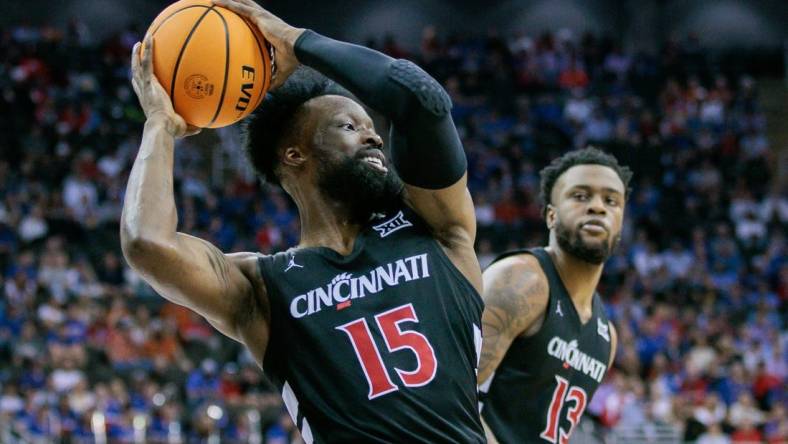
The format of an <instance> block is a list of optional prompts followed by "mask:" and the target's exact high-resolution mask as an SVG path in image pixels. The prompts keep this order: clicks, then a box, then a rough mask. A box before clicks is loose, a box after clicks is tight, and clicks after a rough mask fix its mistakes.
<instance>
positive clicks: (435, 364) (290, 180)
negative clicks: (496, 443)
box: [121, 0, 484, 443]
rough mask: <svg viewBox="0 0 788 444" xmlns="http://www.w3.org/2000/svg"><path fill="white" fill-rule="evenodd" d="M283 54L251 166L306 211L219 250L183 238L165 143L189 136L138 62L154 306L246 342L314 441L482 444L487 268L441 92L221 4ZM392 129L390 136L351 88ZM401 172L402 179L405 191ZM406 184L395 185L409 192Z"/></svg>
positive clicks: (140, 206)
mask: <svg viewBox="0 0 788 444" xmlns="http://www.w3.org/2000/svg"><path fill="white" fill-rule="evenodd" d="M215 3H216V4H217V5H220V6H224V7H227V8H229V9H232V10H233V11H235V12H237V13H239V14H240V15H243V16H245V17H247V18H248V19H249V20H250V21H251V22H252V23H254V24H256V25H257V26H258V27H259V28H260V30H261V31H262V33H263V35H264V36H265V37H266V39H267V40H268V41H269V42H270V43H271V44H272V45H273V46H274V48H275V49H276V63H277V68H278V71H277V72H278V74H277V79H275V82H274V85H273V87H274V88H278V89H275V90H274V91H272V92H271V93H270V94H269V96H268V97H267V98H266V99H265V100H264V101H263V103H262V105H261V107H260V109H258V110H257V112H256V116H255V117H254V118H253V119H251V121H250V122H249V123H248V126H247V133H248V147H247V149H248V151H249V154H250V158H251V161H252V163H253V164H254V166H255V167H256V169H257V170H258V172H259V173H260V174H261V175H262V176H264V178H266V179H268V180H269V181H272V182H277V183H280V184H281V186H282V187H283V188H284V189H285V191H286V192H287V193H288V194H289V195H290V196H291V197H292V198H293V200H294V201H295V203H296V205H297V206H298V210H299V215H300V221H301V227H302V228H301V241H300V244H299V245H298V247H297V248H294V249H291V250H288V251H286V252H281V253H278V254H275V255H271V256H263V255H261V254H257V253H236V254H223V253H222V252H221V251H219V250H218V249H217V248H215V247H214V246H213V245H211V244H210V243H208V242H206V241H204V240H201V239H198V238H195V237H192V236H189V235H188V234H185V233H178V232H177V231H176V228H177V219H178V217H177V212H176V207H175V201H174V196H173V176H172V174H173V171H172V170H173V150H174V139H175V138H177V137H182V136H184V135H187V134H189V133H191V132H193V129H192V128H187V126H186V124H185V123H184V121H183V119H181V118H180V117H179V116H178V115H176V114H175V113H174V111H173V109H172V106H171V103H170V100H169V98H168V97H167V95H166V94H165V92H164V90H163V89H162V88H161V86H160V85H159V83H158V82H157V80H156V79H155V77H154V76H153V75H152V73H151V72H152V67H151V64H152V62H151V59H150V54H151V50H150V49H151V42H150V40H149V39H146V42H145V45H147V47H146V51H145V52H144V54H145V56H144V57H142V58H141V57H140V51H139V50H140V48H139V46H140V44H138V45H137V46H136V47H135V49H134V53H133V56H132V61H133V68H132V69H133V84H134V89H135V92H136V93H137V96H138V97H139V99H140V103H141V105H142V107H143V109H144V111H145V115H146V117H147V121H146V123H145V128H144V132H143V136H142V144H141V147H140V150H139V153H138V156H137V159H136V160H135V163H134V166H133V169H132V172H131V175H130V177H129V182H128V186H127V192H126V197H125V202H124V208H123V216H122V221H121V241H122V247H123V252H124V255H125V257H126V258H127V260H128V261H129V263H130V264H131V266H132V267H133V268H134V269H135V270H137V271H138V272H139V273H140V274H141V275H142V276H143V277H144V279H145V280H146V281H147V282H148V283H150V284H151V285H152V286H153V287H154V288H155V289H156V290H157V291H158V292H159V293H160V294H161V295H162V296H163V297H165V298H167V299H169V300H170V301H172V302H175V303H177V304H181V305H184V306H186V307H189V308H190V309H192V310H194V311H196V312H197V313H199V314H201V315H202V316H204V317H205V318H206V319H207V320H208V321H209V322H210V323H211V324H212V325H213V326H214V327H216V328H217V329H218V330H219V331H221V332H222V333H224V334H225V335H227V336H229V337H231V338H234V339H236V340H237V341H239V342H241V343H243V344H245V346H246V347H247V348H248V349H249V350H250V351H251V353H252V354H253V356H254V357H255V358H256V360H257V362H258V363H259V364H260V365H261V366H262V367H263V368H264V370H265V371H266V373H267V374H268V376H269V377H270V378H271V379H272V380H273V381H274V382H275V383H276V384H277V385H278V387H279V388H280V389H281V390H282V396H283V398H284V402H285V405H286V406H287V409H288V411H289V412H290V414H291V416H292V418H293V421H294V422H295V424H296V425H297V426H298V428H299V430H300V431H301V434H302V437H303V439H304V440H305V441H306V442H307V443H312V442H319V443H332V442H335V443H349V442H408V443H416V442H422V443H480V442H484V431H483V428H482V425H481V420H480V418H479V414H478V396H477V389H476V365H477V362H478V353H479V351H480V348H481V331H480V328H479V326H480V324H481V313H482V302H481V297H480V295H479V291H480V288H481V270H480V269H479V265H478V262H477V260H476V255H475V253H474V250H473V244H474V237H475V232H476V225H475V219H474V210H473V203H472V201H471V198H470V194H469V192H468V190H467V187H466V159H465V154H464V152H463V149H462V146H461V144H460V140H459V137H458V135H457V132H456V129H455V127H454V124H453V122H452V119H451V115H450V113H449V111H450V107H451V103H450V100H449V98H448V95H447V94H446V92H445V91H444V90H443V89H442V88H441V87H440V85H438V83H437V82H436V81H435V80H434V79H432V78H431V77H429V76H428V75H427V74H426V73H425V72H424V71H422V70H421V69H419V68H418V67H416V66H415V65H414V64H412V63H410V62H407V61H404V60H394V59H391V58H389V57H387V56H385V55H383V54H380V53H378V52H375V51H372V50H370V49H367V48H363V47H359V46H355V45H351V44H347V43H342V42H338V41H335V40H331V39H329V38H326V37H323V36H320V35H318V34H316V33H314V32H312V31H308V30H307V31H305V30H303V29H297V28H294V27H292V26H289V25H287V24H286V23H284V22H283V21H282V20H280V19H278V18H277V17H275V16H273V15H271V14H270V13H268V12H267V11H265V10H263V9H262V8H260V7H259V6H258V5H257V4H255V3H254V2H253V1H251V0H237V1H231V0H225V1H221V2H220V1H216V2H215ZM299 63H301V64H305V65H308V66H310V67H312V68H314V69H315V70H317V71H319V72H321V73H322V74H325V75H326V76H328V77H330V78H331V79H333V80H335V81H336V82H337V83H339V84H340V85H342V86H343V87H345V88H347V89H348V90H349V91H350V92H352V93H353V94H355V96H356V97H358V98H359V99H360V100H361V101H362V102H363V103H364V104H366V105H368V106H370V107H372V108H373V109H376V110H377V111H379V112H380V113H382V114H383V115H384V116H386V117H387V118H389V119H390V120H391V122H392V135H391V154H392V159H393V162H392V163H393V165H394V167H396V170H397V172H398V174H395V172H394V170H393V169H392V167H391V165H390V163H389V162H388V160H387V159H386V158H385V157H384V154H383V151H382V148H383V141H382V139H381V137H380V136H379V135H378V134H377V133H376V132H375V129H374V127H373V123H372V120H371V119H370V117H369V115H368V114H367V113H366V111H365V110H364V108H362V107H361V105H360V104H359V103H358V102H356V101H354V100H352V99H350V98H348V97H347V96H348V93H347V91H344V90H342V89H341V88H337V87H334V86H333V84H332V83H331V82H329V81H328V80H326V79H325V78H323V77H317V76H316V75H315V73H314V72H312V74H310V73H309V72H305V71H304V70H301V71H298V72H296V73H295V74H294V75H292V76H291V77H290V78H289V79H287V81H286V82H285V79H286V78H287V77H288V76H289V75H290V74H291V73H293V72H294V71H296V67H297V66H298V65H299ZM400 178H401V180H400ZM403 182H404V185H403Z"/></svg>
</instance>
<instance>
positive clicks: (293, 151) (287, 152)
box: [282, 146, 306, 167]
mask: <svg viewBox="0 0 788 444" xmlns="http://www.w3.org/2000/svg"><path fill="white" fill-rule="evenodd" d="M304 162H306V155H304V152H303V151H302V150H301V148H300V147H298V146H289V147H287V148H285V149H284V152H283V153H282V163H283V164H285V165H287V166H292V167H300V166H301V165H303V164H304Z"/></svg>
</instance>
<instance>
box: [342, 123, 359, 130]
mask: <svg viewBox="0 0 788 444" xmlns="http://www.w3.org/2000/svg"><path fill="white" fill-rule="evenodd" d="M342 128H344V129H346V130H348V131H355V130H356V127H355V126H353V124H352V123H343V124H342Z"/></svg>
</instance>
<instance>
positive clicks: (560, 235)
mask: <svg viewBox="0 0 788 444" xmlns="http://www.w3.org/2000/svg"><path fill="white" fill-rule="evenodd" d="M555 237H556V240H557V241H558V245H559V246H560V247H561V249H562V250H564V251H566V252H567V253H569V254H571V255H572V256H574V257H576V258H578V259H580V260H581V261H584V262H588V263H589V264H594V265H601V264H604V263H605V261H606V260H607V259H608V258H609V257H610V256H611V255H612V254H613V252H614V251H615V250H616V248H617V247H618V244H619V242H620V241H621V233H616V234H615V235H612V234H610V235H608V238H607V239H605V240H603V241H602V242H595V243H593V244H592V243H589V242H586V241H585V240H584V239H583V236H581V235H580V227H579V226H578V227H576V228H575V229H574V230H572V229H571V228H570V227H568V226H566V225H564V224H563V223H562V222H561V220H560V219H559V220H558V223H557V224H556V227H555Z"/></svg>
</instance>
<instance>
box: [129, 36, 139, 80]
mask: <svg viewBox="0 0 788 444" xmlns="http://www.w3.org/2000/svg"><path fill="white" fill-rule="evenodd" d="M139 68H140V42H137V43H135V44H134V48H132V49H131V72H132V73H135V72H136V71H137V70H139Z"/></svg>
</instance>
